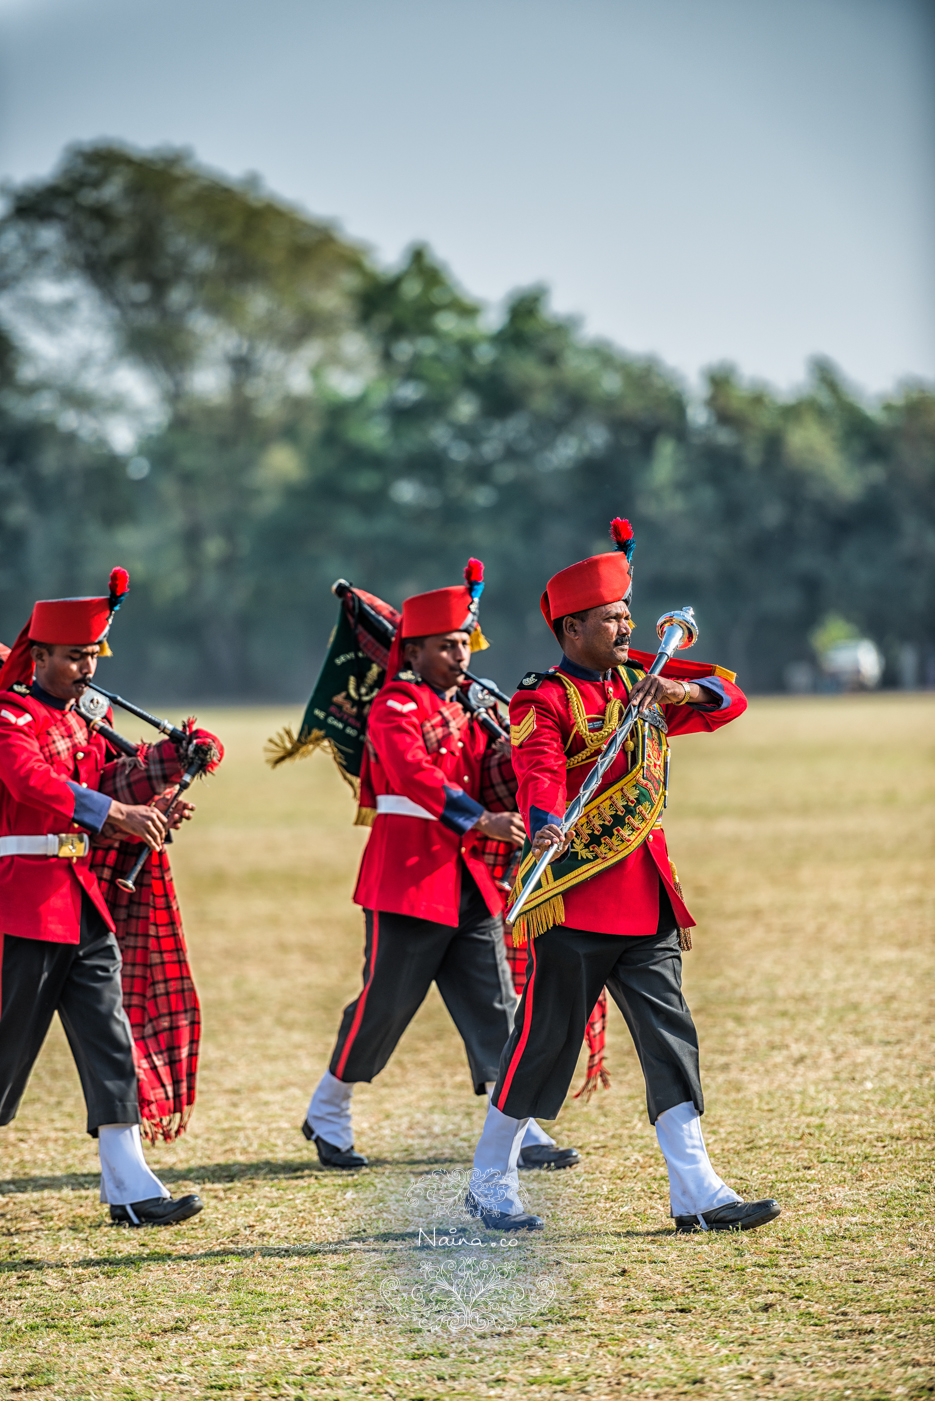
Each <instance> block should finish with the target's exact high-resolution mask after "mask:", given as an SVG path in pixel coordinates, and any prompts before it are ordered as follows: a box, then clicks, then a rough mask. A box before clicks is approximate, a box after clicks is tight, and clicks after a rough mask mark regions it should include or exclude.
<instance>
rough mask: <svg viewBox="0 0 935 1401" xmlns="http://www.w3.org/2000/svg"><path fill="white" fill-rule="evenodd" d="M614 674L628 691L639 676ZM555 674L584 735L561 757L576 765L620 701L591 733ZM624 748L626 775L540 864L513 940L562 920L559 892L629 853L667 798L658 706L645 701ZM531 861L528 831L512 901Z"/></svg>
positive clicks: (576, 696)
mask: <svg viewBox="0 0 935 1401" xmlns="http://www.w3.org/2000/svg"><path fill="white" fill-rule="evenodd" d="M620 673H621V675H622V676H623V678H624V680H625V681H626V682H627V685H628V689H632V687H633V685H634V684H635V682H636V680H637V679H638V678H639V677H640V676H642V675H643V674H644V673H643V672H641V671H636V669H635V668H629V667H627V668H624V667H621V668H620ZM556 675H557V677H558V679H559V680H560V681H561V682H562V684H563V685H564V686H565V688H566V690H567V692H568V699H569V705H570V707H571V713H572V719H573V720H574V722H575V730H576V732H577V733H579V734H582V735H583V738H584V739H585V742H586V744H587V745H588V749H587V750H586V751H585V752H584V753H583V754H577V755H575V756H574V758H572V759H568V760H566V764H567V767H568V768H569V769H570V768H576V767H578V765H580V764H581V763H583V762H586V761H587V760H591V761H592V762H593V761H594V760H596V759H597V756H598V754H599V753H600V751H601V749H602V748H603V745H604V743H605V742H606V740H607V739H608V738H609V736H610V734H611V733H612V731H613V729H614V728H615V727H616V724H617V722H618V721H619V718H620V713H621V710H622V705H621V702H620V701H619V700H616V699H614V700H612V701H611V702H610V703H609V704H608V707H607V713H606V714H605V716H604V720H603V723H602V725H601V727H600V730H599V731H595V732H594V733H591V732H589V730H588V728H587V726H588V721H587V717H586V716H585V713H584V705H583V703H582V700H581V694H580V692H579V691H578V689H577V687H575V686H574V685H573V683H572V682H571V681H570V680H569V678H568V677H567V676H564V675H562V674H561V673H556ZM611 716H612V717H613V723H612V724H611V723H610V721H611ZM569 743H570V741H569ZM624 748H625V752H627V753H628V754H629V759H630V764H629V768H628V770H627V772H626V774H624V776H623V777H622V778H620V779H618V780H617V782H616V783H615V784H614V785H613V786H612V787H611V788H605V789H604V790H603V791H602V792H600V793H598V794H597V795H596V796H595V797H594V798H592V799H591V801H590V803H588V805H587V807H586V808H585V810H584V812H583V813H582V814H581V817H580V818H579V820H578V822H577V823H576V824H575V827H574V830H573V832H572V836H571V845H570V846H569V848H568V851H567V852H566V853H565V855H564V856H563V857H562V858H561V860H559V861H553V862H552V864H551V865H550V866H547V867H546V870H545V873H544V875H543V877H542V882H541V884H540V885H539V887H538V888H537V889H536V891H535V892H534V893H533V894H532V895H531V896H530V898H529V900H528V901H527V903H526V905H525V907H524V909H523V913H522V915H521V916H520V918H519V920H517V922H516V924H515V925H514V927H513V943H514V944H516V945H523V944H525V943H526V940H527V938H530V937H531V938H535V937H536V935H538V934H544V933H545V931H546V930H547V929H551V928H552V926H553V924H564V922H565V903H564V900H563V899H562V896H563V894H564V892H565V891H566V890H571V889H572V887H573V886H576V885H580V884H581V882H582V881H586V880H589V879H590V878H591V877H592V876H596V875H598V874H599V873H600V872H601V871H608V870H610V868H611V866H616V864H617V862H618V861H623V860H625V859H626V857H628V856H631V855H632V853H633V852H634V851H636V849H637V847H638V846H640V845H641V844H642V843H643V842H644V841H645V840H646V838H647V837H648V836H649V834H650V832H651V831H652V829H653V827H654V826H655V824H656V822H657V821H658V818H659V815H660V813H661V812H662V809H663V807H664V806H665V800H666V774H667V769H668V752H669V746H668V741H667V739H666V724H665V720H664V718H663V715H662V712H661V710H659V708H658V707H657V706H652V707H651V708H650V710H649V712H648V714H647V716H646V717H642V718H641V719H639V720H638V721H637V723H636V725H634V727H633V729H632V730H631V731H630V736H629V738H628V739H627V741H626V744H625V746H624ZM535 864H536V863H535V858H534V857H533V855H532V848H531V844H530V842H529V839H528V837H527V839H526V841H525V843H524V845H523V851H522V857H521V860H520V865H519V870H518V871H517V874H516V882H515V884H514V887H513V894H512V898H513V899H514V900H515V899H516V898H517V896H518V895H519V892H520V891H521V890H522V888H523V884H524V882H525V879H526V877H527V876H528V874H529V872H530V871H531V870H532V868H533V866H534V865H535Z"/></svg>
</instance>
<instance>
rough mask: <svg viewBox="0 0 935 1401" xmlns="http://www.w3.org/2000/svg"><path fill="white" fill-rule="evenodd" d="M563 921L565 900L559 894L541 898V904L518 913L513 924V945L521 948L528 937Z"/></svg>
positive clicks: (535, 937)
mask: <svg viewBox="0 0 935 1401" xmlns="http://www.w3.org/2000/svg"><path fill="white" fill-rule="evenodd" d="M564 923H565V901H564V900H563V899H562V897H561V895H553V896H552V897H551V899H549V900H543V902H542V904H541V905H537V906H536V907H535V909H533V910H530V911H529V913H528V914H522V915H520V917H519V919H518V920H517V922H516V924H514V926H513V947H514V948H515V949H521V948H523V946H524V945H525V944H526V942H527V941H528V940H529V939H530V938H532V939H537V938H538V937H539V935H540V934H544V933H545V931H546V930H547V929H551V928H552V927H553V925H556V924H564Z"/></svg>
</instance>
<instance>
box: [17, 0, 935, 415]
mask: <svg viewBox="0 0 935 1401" xmlns="http://www.w3.org/2000/svg"><path fill="white" fill-rule="evenodd" d="M933 15H935V7H933V5H932V4H931V3H926V0H262V3H261V0H0V169H2V171H3V174H4V175H5V176H6V177H7V178H10V177H12V178H13V179H15V180H21V179H23V178H25V177H29V176H37V175H43V174H45V173H47V172H48V171H50V170H51V168H52V167H53V166H54V164H55V162H56V160H57V158H58V156H59V153H60V151H61V149H62V147H63V146H64V145H65V144H66V143H68V142H70V141H86V140H91V139H96V138H100V137H112V138H119V139H121V140H124V141H127V142H132V143H133V144H135V145H139V146H143V147H152V146H156V145H159V144H165V143H169V144H173V145H184V146H188V147H191V148H192V149H193V150H194V151H195V152H196V153H197V155H198V157H199V158H200V159H201V160H203V161H204V162H206V163H208V164H210V165H212V166H214V167H216V168H217V169H219V170H221V171H226V172H229V173H231V174H234V175H239V174H243V173H244V172H246V171H256V172H259V173H260V174H261V175H262V177H263V179H264V180H265V181H266V183H267V184H268V186H269V187H270V188H271V189H272V190H273V191H275V192H277V193H278V194H281V195H282V196H284V197H286V198H287V199H289V200H290V201H293V202H298V203H300V204H302V205H303V206H304V207H305V208H306V209H308V210H310V211H312V212H313V213H315V214H319V215H325V216H329V217H333V218H335V219H337V220H338V221H339V222H340V224H341V225H342V226H343V228H344V229H345V230H346V231H347V232H348V233H350V234H352V235H354V236H355V237H357V238H360V239H362V240H365V241H366V242H368V243H369V244H370V245H371V246H372V247H373V248H374V250H375V251H376V253H377V254H378V256H379V257H380V258H382V259H384V260H386V261H392V260H395V259H397V258H398V257H399V255H400V253H401V252H402V250H403V249H404V248H405V247H406V246H407V245H408V244H409V243H411V242H413V241H415V240H427V241H428V242H429V243H430V244H431V245H432V246H433V248H434V249H435V250H436V252H437V253H438V255H439V256H440V257H441V258H442V259H443V260H444V261H445V262H446V263H447V264H448V266H449V267H450V268H451V269H452V270H453V272H454V273H455V274H456V276H457V277H458V278H459V280H460V281H461V282H462V284H463V285H464V286H465V287H466V288H467V289H468V290H469V291H470V292H472V293H474V294H475V295H479V296H481V297H484V298H486V299H488V300H489V301H492V302H497V301H498V300H499V299H501V298H502V297H503V296H504V295H505V294H506V293H507V292H509V290H510V289H511V288H513V287H516V286H521V285H525V284H529V283H531V282H535V281H544V282H547V283H548V284H549V285H550V286H551V288H552V289H553V298H554V305H555V306H556V307H557V309H558V310H560V311H562V312H576V313H580V314H581V315H582V316H583V318H584V321H585V324H586V326H587V328H588V329H589V330H590V331H592V332H594V333H596V334H600V335H606V336H608V337H610V338H611V339H613V340H614V341H616V342H617V343H618V344H620V345H622V346H625V347H627V348H629V349H632V350H637V351H650V352H654V353H656V354H658V355H660V356H661V357H662V358H663V359H664V360H666V361H668V362H669V363H670V364H674V365H676V366H678V367H679V368H680V369H682V370H683V371H685V372H686V373H687V374H689V375H694V374H695V373H696V372H697V371H698V369H699V368H700V367H702V366H704V365H706V364H710V363H712V362H715V361H718V360H723V359H730V360H733V361H735V362H736V363H737V364H738V365H739V366H740V367H741V369H742V370H743V371H744V372H745V373H747V374H755V375H760V376H764V377H767V378H769V379H771V380H772V381H774V382H775V383H777V384H780V385H783V386H786V385H791V384H793V383H795V382H796V381H798V380H800V379H801V377H802V374H803V371H804V365H805V361H806V359H807V357H808V356H810V355H812V354H815V353H823V354H827V355H830V356H831V357H832V358H833V359H834V360H836V361H837V362H838V364H839V365H840V366H841V367H842V369H843V370H844V371H845V373H846V374H848V375H849V376H851V377H852V378H853V379H854V380H856V381H857V382H858V383H860V384H862V385H863V386H865V387H866V388H868V389H870V390H874V391H877V390H883V389H886V388H888V387H889V386H891V385H892V384H893V383H894V381H896V380H898V379H899V378H901V377H903V376H906V375H915V376H924V377H927V378H935V267H933V257H932V253H933V248H935V198H933V174H935V104H933V86H935V46H933V25H932V21H933Z"/></svg>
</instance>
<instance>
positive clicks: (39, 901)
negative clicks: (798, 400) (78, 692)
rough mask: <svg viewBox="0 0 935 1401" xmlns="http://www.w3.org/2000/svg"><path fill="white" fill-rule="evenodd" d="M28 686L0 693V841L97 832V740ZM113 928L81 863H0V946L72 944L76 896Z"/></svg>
mask: <svg viewBox="0 0 935 1401" xmlns="http://www.w3.org/2000/svg"><path fill="white" fill-rule="evenodd" d="M37 692H38V688H37V687H33V689H32V691H31V692H29V693H25V694H21V693H20V692H19V691H18V690H17V691H0V836H4V837H7V836H33V837H34V836H42V835H44V834H46V833H67V832H82V831H90V832H99V831H100V829H101V828H102V827H103V825H104V822H105V821H106V819H107V813H108V812H109V810H110V804H111V799H110V798H108V797H105V795H104V794H103V793H100V792H98V791H97V789H98V785H99V782H100V777H101V773H102V772H103V769H104V765H105V754H106V751H105V747H104V741H103V740H102V739H101V738H100V736H99V735H96V734H94V733H92V732H90V731H89V730H88V727H87V724H86V723H85V721H84V720H83V719H82V717H81V716H80V715H79V714H78V712H77V711H76V710H75V709H74V707H68V708H65V707H66V703H65V702H63V701H56V700H55V699H54V698H53V697H47V696H45V694H44V693H38V694H37ZM82 891H85V892H86V893H87V895H88V896H89V897H90V899H91V900H92V901H93V902H94V904H95V906H96V907H97V909H98V910H99V912H100V914H101V918H102V919H103V920H104V922H105V924H106V925H107V927H108V929H113V928H114V921H113V919H112V918H111V914H110V911H109V910H108V908H107V905H106V903H105V901H104V897H103V895H102V894H101V890H100V886H99V885H98V883H97V878H96V876H95V875H94V874H93V872H92V870H91V856H90V852H89V854H88V855H87V856H84V857H78V858H77V859H74V860H72V859H68V858H62V857H56V856H0V939H2V936H3V935H5V934H10V935H15V936H18V937H19V938H23V939H46V940H49V941H50V942H52V943H57V944H77V943H78V941H79V939H80V931H81V892H82Z"/></svg>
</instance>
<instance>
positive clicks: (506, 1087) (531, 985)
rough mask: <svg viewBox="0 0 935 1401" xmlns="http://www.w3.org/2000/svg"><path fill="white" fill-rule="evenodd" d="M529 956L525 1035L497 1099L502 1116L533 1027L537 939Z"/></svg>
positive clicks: (513, 1057)
mask: <svg viewBox="0 0 935 1401" xmlns="http://www.w3.org/2000/svg"><path fill="white" fill-rule="evenodd" d="M529 956H530V958H531V959H532V974H531V975H530V977H528V978H527V979H526V988H525V996H526V1008H525V1011H524V1012H523V1034H522V1036H521V1037H520V1038H519V1040H518V1041H517V1043H516V1050H515V1051H514V1052H513V1055H512V1057H511V1058H510V1064H509V1067H508V1068H507V1072H506V1078H505V1079H504V1081H503V1089H502V1090H501V1091H500V1094H499V1097H498V1099H497V1108H498V1109H499V1110H500V1113H501V1114H503V1113H505V1112H506V1111H505V1110H504V1108H503V1106H504V1104H506V1098H507V1095H508V1094H509V1093H510V1086H511V1085H512V1083H513V1076H514V1075H515V1074H516V1070H517V1067H518V1065H519V1063H520V1061H521V1060H522V1058H523V1052H524V1051H525V1049H526V1042H527V1041H528V1040H529V1032H530V1029H531V1027H532V995H533V992H534V991H535V986H536V941H535V939H530V941H529Z"/></svg>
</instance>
